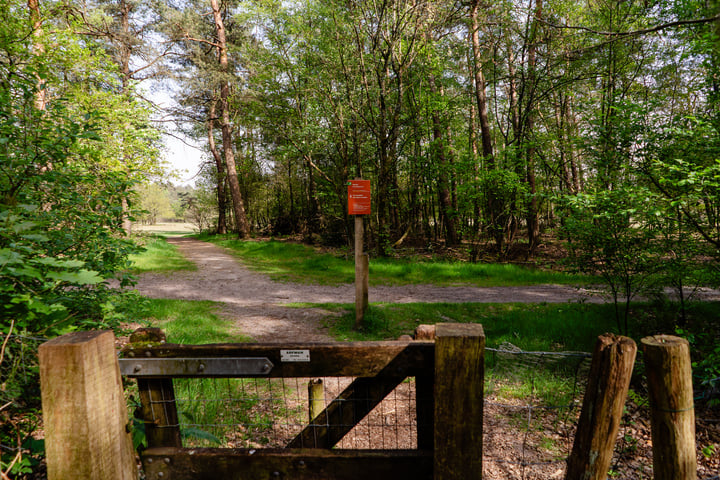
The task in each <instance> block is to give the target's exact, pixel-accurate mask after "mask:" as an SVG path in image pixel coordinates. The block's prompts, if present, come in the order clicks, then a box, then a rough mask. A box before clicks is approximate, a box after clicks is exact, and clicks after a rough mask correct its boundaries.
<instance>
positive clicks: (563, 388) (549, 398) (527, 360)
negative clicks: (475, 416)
mask: <svg viewBox="0 0 720 480" xmlns="http://www.w3.org/2000/svg"><path fill="white" fill-rule="evenodd" d="M486 351H487V356H486V359H487V367H488V368H487V369H486V372H485V413H484V416H485V419H484V423H485V425H484V439H483V458H484V472H485V476H486V478H506V479H515V478H517V479H535V478H537V479H540V478H555V477H560V478H561V477H562V474H563V473H564V471H565V462H566V460H567V457H568V456H569V455H570V451H571V450H572V444H573V438H574V435H575V424H576V421H577V417H578V415H579V413H580V406H581V404H582V396H583V393H584V389H585V379H586V378H587V371H588V368H589V365H590V360H591V355H589V354H587V353H576V352H558V353H555V352H526V351H522V350H520V349H518V348H515V347H513V346H512V345H509V344H508V345H502V346H501V347H500V348H498V349H490V348H488V349H486Z"/></svg>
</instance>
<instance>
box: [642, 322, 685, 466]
mask: <svg viewBox="0 0 720 480" xmlns="http://www.w3.org/2000/svg"><path fill="white" fill-rule="evenodd" d="M640 344H641V346H642V350H643V353H644V354H645V370H646V372H647V380H648V392H649V396H650V424H651V427H652V448H653V472H654V475H655V479H656V480H691V479H692V480H694V479H695V476H696V471H697V457H696V452H695V411H694V407H693V388H692V369H691V365H690V345H689V344H688V342H687V340H685V339H684V338H680V337H674V336H670V335H655V336H652V337H645V338H643V339H642V340H641V341H640Z"/></svg>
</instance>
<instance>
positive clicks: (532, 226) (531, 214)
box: [524, 0, 543, 254]
mask: <svg viewBox="0 0 720 480" xmlns="http://www.w3.org/2000/svg"><path fill="white" fill-rule="evenodd" d="M542 7H543V4H542V0H536V3H535V19H534V21H533V26H532V27H531V28H532V30H531V34H530V45H529V47H528V71H529V72H528V84H529V95H528V101H527V114H526V116H525V118H526V121H525V129H524V130H525V132H524V137H525V141H527V140H531V141H530V145H529V146H528V147H527V149H526V150H525V154H526V162H527V163H526V180H527V185H528V190H529V192H530V203H529V205H528V212H527V217H526V221H527V234H528V245H529V251H530V254H532V253H533V252H534V251H535V248H536V247H537V245H538V243H539V242H540V225H539V224H540V222H539V213H538V204H537V196H536V194H537V189H536V185H535V145H534V142H532V139H531V138H530V137H531V136H532V135H533V133H534V130H535V112H534V103H535V98H534V97H535V83H536V81H537V75H536V67H537V37H538V35H537V29H538V26H539V20H540V17H541V16H542Z"/></svg>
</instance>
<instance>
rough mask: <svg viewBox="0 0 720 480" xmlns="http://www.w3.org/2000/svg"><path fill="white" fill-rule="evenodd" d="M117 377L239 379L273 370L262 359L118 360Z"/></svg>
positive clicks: (268, 362)
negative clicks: (119, 374)
mask: <svg viewBox="0 0 720 480" xmlns="http://www.w3.org/2000/svg"><path fill="white" fill-rule="evenodd" d="M119 362H120V373H121V374H122V375H126V376H128V377H164V376H173V377H242V376H253V375H267V374H269V373H270V371H271V370H272V369H273V366H274V365H273V364H272V362H271V361H270V360H269V359H268V358H265V357H259V358H258V357H256V358H249V357H231V358H121V359H120V360H119Z"/></svg>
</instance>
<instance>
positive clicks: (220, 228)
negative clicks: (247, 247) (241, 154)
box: [207, 99, 228, 235]
mask: <svg viewBox="0 0 720 480" xmlns="http://www.w3.org/2000/svg"><path fill="white" fill-rule="evenodd" d="M215 108H216V103H215V99H213V100H212V101H211V102H210V111H209V112H208V122H207V129H208V145H209V147H210V153H212V156H213V158H214V159H215V167H216V168H217V178H216V180H215V181H216V190H217V204H218V220H217V233H218V234H220V235H224V234H226V233H227V231H228V229H227V216H226V210H227V205H226V193H225V178H226V177H225V166H224V165H223V161H222V156H221V155H220V152H218V149H217V146H216V145H215V133H214V131H213V130H214V128H213V127H214V126H215V115H216V109H215Z"/></svg>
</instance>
